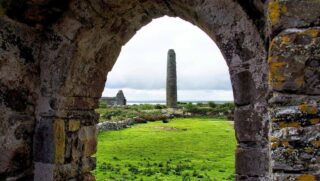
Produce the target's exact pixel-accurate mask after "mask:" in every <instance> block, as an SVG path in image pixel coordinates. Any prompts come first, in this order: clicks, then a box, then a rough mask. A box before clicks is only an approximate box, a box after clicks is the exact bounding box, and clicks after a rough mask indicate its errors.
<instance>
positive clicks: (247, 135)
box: [234, 106, 268, 142]
mask: <svg viewBox="0 0 320 181" xmlns="http://www.w3.org/2000/svg"><path fill="white" fill-rule="evenodd" d="M234 120H235V130H236V137H237V140H238V142H260V141H264V142H267V140H268V130H267V129H266V126H264V125H265V123H263V120H262V117H261V116H260V115H259V114H258V113H257V112H256V111H255V110H254V109H253V108H252V106H245V107H239V108H236V110H235V112H234Z"/></svg>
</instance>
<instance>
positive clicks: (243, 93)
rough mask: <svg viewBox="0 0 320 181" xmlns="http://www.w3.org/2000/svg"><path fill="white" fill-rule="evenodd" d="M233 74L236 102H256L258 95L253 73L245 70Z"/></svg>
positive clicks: (244, 103)
mask: <svg viewBox="0 0 320 181" xmlns="http://www.w3.org/2000/svg"><path fill="white" fill-rule="evenodd" d="M231 76H232V78H231V80H232V86H233V92H234V102H235V103H236V104H237V105H240V106H241V105H248V104H251V103H254V101H255V99H256V97H257V92H256V91H257V90H256V87H255V83H254V78H253V75H252V73H251V72H250V71H243V72H240V73H236V74H234V75H231Z"/></svg>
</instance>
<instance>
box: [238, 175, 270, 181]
mask: <svg viewBox="0 0 320 181" xmlns="http://www.w3.org/2000/svg"><path fill="white" fill-rule="evenodd" d="M236 180H237V181H270V178H269V177H255V176H247V175H237V176H236Z"/></svg>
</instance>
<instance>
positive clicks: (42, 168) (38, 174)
mask: <svg viewBox="0 0 320 181" xmlns="http://www.w3.org/2000/svg"><path fill="white" fill-rule="evenodd" d="M34 167H35V172H34V181H43V180H46V181H54V171H55V165H54V164H46V163H40V162H35V163H34Z"/></svg>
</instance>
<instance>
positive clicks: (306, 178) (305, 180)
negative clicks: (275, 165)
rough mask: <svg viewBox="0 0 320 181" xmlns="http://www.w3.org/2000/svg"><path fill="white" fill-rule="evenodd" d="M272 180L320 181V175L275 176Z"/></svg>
mask: <svg viewBox="0 0 320 181" xmlns="http://www.w3.org/2000/svg"><path fill="white" fill-rule="evenodd" d="M272 180H274V181H283V180H297V181H318V180H320V175H315V174H308V173H306V174H284V173H281V174H278V173H276V174H274V175H273V178H272Z"/></svg>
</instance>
